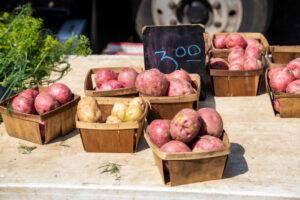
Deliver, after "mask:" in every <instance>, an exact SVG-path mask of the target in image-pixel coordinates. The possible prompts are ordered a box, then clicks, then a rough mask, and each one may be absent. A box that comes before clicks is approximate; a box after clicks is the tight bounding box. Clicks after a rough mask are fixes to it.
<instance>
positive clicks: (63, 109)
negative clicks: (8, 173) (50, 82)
mask: <svg viewBox="0 0 300 200" xmlns="http://www.w3.org/2000/svg"><path fill="white" fill-rule="evenodd" d="M37 89H38V91H39V92H43V91H45V90H46V89H47V87H38V88H37ZM16 96H17V95H15V96H12V97H10V98H9V99H7V100H5V101H3V102H2V103H1V104H0V112H1V115H2V117H3V121H4V124H5V128H6V131H7V133H8V135H10V136H13V137H16V138H20V139H23V140H28V141H30V142H33V143H37V144H43V143H44V144H47V143H49V142H50V141H51V140H53V139H55V138H57V137H59V136H64V135H66V134H68V133H70V132H71V131H73V130H74V129H75V128H76V126H75V120H74V118H75V114H76V111H77V103H78V102H79V100H80V96H78V95H76V94H73V99H72V100H71V101H70V102H68V103H66V104H64V105H62V106H60V107H58V108H57V109H54V110H52V111H50V112H47V113H45V114H42V115H34V114H25V113H20V112H16V111H13V110H11V111H10V112H9V111H8V110H7V107H8V105H9V104H10V103H11V102H12V100H13V98H15V97H16ZM39 123H45V140H44V141H43V140H42V138H41V132H40V128H39Z"/></svg>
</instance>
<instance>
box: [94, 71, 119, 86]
mask: <svg viewBox="0 0 300 200" xmlns="http://www.w3.org/2000/svg"><path fill="white" fill-rule="evenodd" d="M110 80H117V74H116V73H115V72H114V71H112V70H110V69H99V70H98V72H97V73H96V75H95V82H96V85H97V87H100V86H101V85H102V83H104V82H106V81H110Z"/></svg>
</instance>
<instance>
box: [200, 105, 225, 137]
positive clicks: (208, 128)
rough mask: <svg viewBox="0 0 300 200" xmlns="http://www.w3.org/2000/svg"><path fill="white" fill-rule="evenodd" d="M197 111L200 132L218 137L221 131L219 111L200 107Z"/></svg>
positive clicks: (221, 121) (221, 122)
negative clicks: (200, 122)
mask: <svg viewBox="0 0 300 200" xmlns="http://www.w3.org/2000/svg"><path fill="white" fill-rule="evenodd" d="M197 112H198V114H199V116H200V118H201V120H202V126H201V130H200V133H201V134H207V135H212V136H215V137H220V136H221V135H222V133H223V120H222V118H221V116H220V115H219V113H217V111H215V110H214V109H211V108H201V109H199V110H198V111H197Z"/></svg>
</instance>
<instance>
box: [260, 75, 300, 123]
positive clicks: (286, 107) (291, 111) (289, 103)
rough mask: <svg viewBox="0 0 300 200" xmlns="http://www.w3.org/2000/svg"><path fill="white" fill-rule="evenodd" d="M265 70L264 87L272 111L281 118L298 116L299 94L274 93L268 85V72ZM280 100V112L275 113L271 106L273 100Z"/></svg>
mask: <svg viewBox="0 0 300 200" xmlns="http://www.w3.org/2000/svg"><path fill="white" fill-rule="evenodd" d="M269 70H270V69H267V70H266V73H265V79H266V89H267V92H268V94H269V97H270V101H271V105H272V108H273V111H274V115H275V116H276V115H279V116H280V117H281V118H300V94H289V93H274V92H273V91H272V89H271V87H270V85H269V77H268V72H269ZM275 99H279V100H280V113H277V112H276V111H275V110H274V107H273V100H275Z"/></svg>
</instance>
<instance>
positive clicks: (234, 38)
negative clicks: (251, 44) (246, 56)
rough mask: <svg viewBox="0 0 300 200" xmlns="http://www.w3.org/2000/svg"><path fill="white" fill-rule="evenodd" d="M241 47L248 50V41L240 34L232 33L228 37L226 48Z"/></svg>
mask: <svg viewBox="0 0 300 200" xmlns="http://www.w3.org/2000/svg"><path fill="white" fill-rule="evenodd" d="M236 46H239V47H241V48H243V49H245V48H246V46H247V42H246V40H245V39H244V38H243V37H242V36H241V35H240V34H238V33H231V34H229V35H228V36H227V37H226V47H227V48H228V49H230V48H233V47H236Z"/></svg>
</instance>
